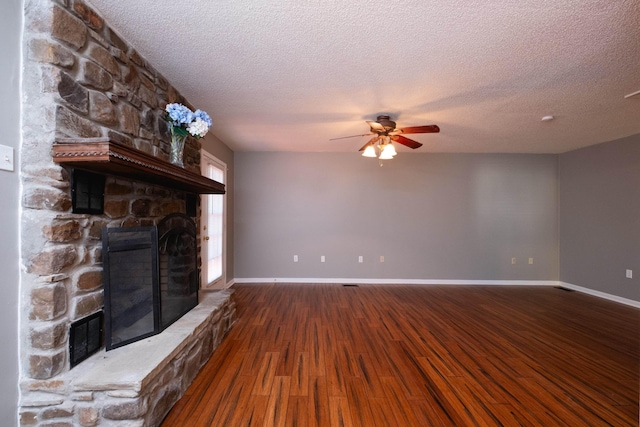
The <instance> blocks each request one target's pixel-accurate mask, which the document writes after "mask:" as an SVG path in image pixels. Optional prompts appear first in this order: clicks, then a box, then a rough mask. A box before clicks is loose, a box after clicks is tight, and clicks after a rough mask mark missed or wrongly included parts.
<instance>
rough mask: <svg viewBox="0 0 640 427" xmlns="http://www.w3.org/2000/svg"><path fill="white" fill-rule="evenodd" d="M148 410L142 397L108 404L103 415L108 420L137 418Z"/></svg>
mask: <svg viewBox="0 0 640 427" xmlns="http://www.w3.org/2000/svg"><path fill="white" fill-rule="evenodd" d="M146 412H147V405H146V403H145V402H144V401H143V400H141V399H135V400H130V401H125V402H122V403H115V404H109V405H106V406H105V407H104V408H103V409H102V416H103V417H104V418H106V419H108V420H135V419H136V418H140V417H142V416H143V415H144V414H145V413H146Z"/></svg>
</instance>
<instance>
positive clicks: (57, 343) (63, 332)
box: [30, 322, 67, 350]
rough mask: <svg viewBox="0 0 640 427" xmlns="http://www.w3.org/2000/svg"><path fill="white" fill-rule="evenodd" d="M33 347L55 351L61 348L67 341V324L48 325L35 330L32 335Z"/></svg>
mask: <svg viewBox="0 0 640 427" xmlns="http://www.w3.org/2000/svg"><path fill="white" fill-rule="evenodd" d="M30 338H31V345H32V346H33V347H34V348H37V349H38V350H53V349H55V348H58V347H61V346H62V345H64V344H65V343H66V339H67V323H66V322H59V323H47V324H46V325H45V326H40V327H37V328H33V329H32V330H31V333H30Z"/></svg>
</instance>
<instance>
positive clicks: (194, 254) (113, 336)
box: [102, 214, 199, 350]
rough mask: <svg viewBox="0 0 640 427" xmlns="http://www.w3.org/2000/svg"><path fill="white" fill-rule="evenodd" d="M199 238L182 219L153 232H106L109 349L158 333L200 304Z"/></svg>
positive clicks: (179, 216)
mask: <svg viewBox="0 0 640 427" xmlns="http://www.w3.org/2000/svg"><path fill="white" fill-rule="evenodd" d="M196 239H197V237H196V224H195V222H194V221H193V220H192V219H191V218H190V217H188V216H186V215H184V214H171V215H168V216H167V217H165V218H164V219H163V220H162V221H160V222H159V223H158V225H157V226H152V227H120V228H104V229H103V231H102V245H103V251H102V253H103V266H104V285H105V287H104V293H105V304H104V306H105V344H106V349H107V350H112V349H114V348H117V347H121V346H123V345H127V344H130V343H132V342H135V341H138V340H141V339H144V338H146V337H148V336H151V335H155V334H158V333H160V332H161V331H163V330H164V329H165V328H167V327H168V326H169V325H171V324H172V323H173V322H175V321H176V320H178V319H179V318H180V317H182V316H183V315H184V314H185V313H187V312H188V311H189V310H191V309H192V308H193V307H195V306H196V305H198V284H199V273H198V265H197V259H198V251H197V240H196Z"/></svg>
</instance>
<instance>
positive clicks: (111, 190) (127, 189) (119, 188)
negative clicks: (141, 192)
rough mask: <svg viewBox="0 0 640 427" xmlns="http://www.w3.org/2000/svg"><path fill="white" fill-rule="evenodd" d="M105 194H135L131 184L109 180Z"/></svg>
mask: <svg viewBox="0 0 640 427" xmlns="http://www.w3.org/2000/svg"><path fill="white" fill-rule="evenodd" d="M104 193H105V194H107V195H110V196H124V195H127V194H132V193H133V188H132V187H131V183H130V182H128V181H122V180H107V183H106V186H105V189H104Z"/></svg>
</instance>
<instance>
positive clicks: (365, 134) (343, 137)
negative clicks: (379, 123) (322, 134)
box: [329, 133, 371, 141]
mask: <svg viewBox="0 0 640 427" xmlns="http://www.w3.org/2000/svg"><path fill="white" fill-rule="evenodd" d="M367 135H371V134H370V133H363V134H362V135H351V136H341V137H340V138H331V139H330V140H329V141H335V140H336V139H346V138H355V137H357V136H367Z"/></svg>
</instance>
